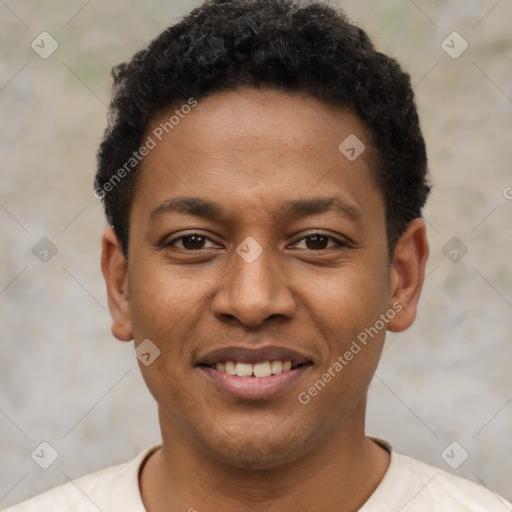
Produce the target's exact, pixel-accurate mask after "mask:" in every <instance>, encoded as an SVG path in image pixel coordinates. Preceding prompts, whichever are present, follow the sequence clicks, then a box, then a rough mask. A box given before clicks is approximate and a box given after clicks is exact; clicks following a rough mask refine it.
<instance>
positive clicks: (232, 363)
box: [197, 347, 313, 400]
mask: <svg viewBox="0 0 512 512" xmlns="http://www.w3.org/2000/svg"><path fill="white" fill-rule="evenodd" d="M312 365H313V361H312V360H311V359H310V358H309V357H308V356H306V355H304V354H300V353H298V352H296V351H294V350H289V349H285V348H279V347H265V348H261V349H254V348H251V349H245V348H242V347H232V348H225V349H221V350H216V351H213V352H210V353H208V354H207V355H206V356H204V357H203V358H201V359H200V360H199V363H198V364H197V367H198V368H199V369H200V370H201V372H202V374H203V375H205V377H207V378H208V379H209V381H210V382H213V384H214V386H215V388H216V390H217V391H220V392H221V393H222V394H224V395H228V396H231V397H233V398H237V399H241V400H262V399H269V398H272V397H275V396H276V395H279V394H283V393H284V392H285V391H287V390H288V389H289V388H290V387H291V386H292V385H293V384H294V383H295V382H296V381H297V380H298V379H299V378H300V377H301V376H302V375H303V374H304V372H305V371H307V370H308V368H309V367H311V366H312Z"/></svg>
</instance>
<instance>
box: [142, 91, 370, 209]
mask: <svg viewBox="0 0 512 512" xmlns="http://www.w3.org/2000/svg"><path fill="white" fill-rule="evenodd" d="M189 103H190V102H189ZM146 137H149V138H151V139H152V140H153V141H154V148H153V149H151V151H150V152H149V153H148V154H147V156H146V157H145V158H144V161H143V162H142V165H141V170H140V172H141V174H142V176H141V177H140V179H139V183H138V191H137V193H136V196H140V197H141V198H142V199H143V200H144V201H145V202H149V203H153V204H155V203H159V202H162V201H165V200H166V199H168V197H169V196H187V197H191V196H194V195H195V196H201V197H202V198H204V199H210V200H214V199H216V200H219V199H221V202H222V203H223V204H224V206H225V208H226V209H229V206H230V204H233V205H234V204H235V203H240V202H241V201H245V204H247V206H249V205H250V204H252V203H256V202H259V203H260V205H261V206H263V207H264V206H265V205H264V203H267V206H268V205H270V204H271V203H272V204H273V205H274V206H275V207H276V209H278V208H279V206H280V203H281V202H283V201H284V200H287V201H290V200H297V199H299V198H301V197H303V198H304V197H306V196H308V195H310V194H311V195H314V196H316V197H318V196H319V195H320V196H322V195H324V196H327V195H329V196H332V195H333V193H334V192H336V191H338V192H339V191H341V192H343V194H342V196H343V199H344V200H346V201H347V203H352V204H354V205H357V203H358V202H359V200H360V197H357V196H363V195H365V194H366V193H368V192H372V194H371V195H373V196H375V197H377V196H379V190H378V189H377V187H376V183H375V179H374V172H375V165H376V164H375V163H376V161H377V158H376V153H375V150H374V148H373V147H372V145H371V143H370V136H369V133H368V131H367V130H366V128H365V126H364V125H363V123H362V122H361V121H360V120H359V118H358V117H357V116H356V115H354V114H353V113H351V112H349V111H346V110H342V109H339V108H336V107H333V106H331V105H328V104H326V103H323V102H321V101H318V100H316V99H313V98H310V97H301V96H299V95H291V94H284V93H281V92H278V91H274V90H270V89H262V90H256V89H250V88H249V89H237V90H234V91H223V92H220V93H215V94H213V95H211V96H209V97H207V98H205V99H203V100H201V101H199V102H198V103H197V106H195V107H194V108H188V107H187V108H183V109H180V107H179V106H178V107H173V108H172V109H169V110H167V111H164V112H162V113H160V115H159V116H157V117H156V118H155V119H154V120H153V122H152V123H151V124H150V126H149V127H148V130H147V133H146ZM340 189H341V190H340ZM375 197H374V199H375ZM377 199H379V198H378V197H377ZM237 207H239V204H238V206H237Z"/></svg>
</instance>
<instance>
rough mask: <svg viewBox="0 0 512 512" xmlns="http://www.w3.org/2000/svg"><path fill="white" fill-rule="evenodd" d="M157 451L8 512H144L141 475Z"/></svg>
mask: <svg viewBox="0 0 512 512" xmlns="http://www.w3.org/2000/svg"><path fill="white" fill-rule="evenodd" d="M155 449H156V447H153V448H150V449H148V450H144V452H142V453H141V454H139V455H138V456H137V457H136V458H135V459H133V460H131V461H130V462H127V463H125V464H120V465H118V466H112V467H110V468H106V469H103V470H101V471H98V472H96V473H92V474H90V475H87V476H83V477H81V478H77V479H76V480H72V481H69V482H68V483H66V484H64V485H61V486H59V487H56V488H54V489H51V490H49V491H47V492H45V493H43V494H40V495H39V496H35V497H34V498H31V499H29V500H27V501H24V502H23V503H20V504H19V505H15V506H13V507H10V508H8V509H7V510H5V512H35V511H37V512H50V511H51V512H69V511H71V510H73V512H89V511H90V512H98V510H102V511H104V512H107V511H111V510H112V511H114V510H123V511H126V512H128V511H134V512H135V511H136V512H139V511H141V512H143V511H144V507H143V505H142V500H141V497H140V492H139V486H138V474H139V469H140V466H141V464H142V463H143V462H144V460H146V459H147V457H148V456H149V454H151V453H152V452H153V451H154V450H155Z"/></svg>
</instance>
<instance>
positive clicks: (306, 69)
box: [95, 0, 430, 257]
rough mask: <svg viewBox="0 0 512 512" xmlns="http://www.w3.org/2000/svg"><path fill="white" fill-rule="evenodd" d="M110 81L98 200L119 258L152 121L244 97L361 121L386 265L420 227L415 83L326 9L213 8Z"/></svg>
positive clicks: (250, 4) (291, 4)
mask: <svg viewBox="0 0 512 512" xmlns="http://www.w3.org/2000/svg"><path fill="white" fill-rule="evenodd" d="M112 76H113V78H114V85H113V92H112V100H111V104H110V108H109V114H108V127H107V129H106V130H105V134H104V139H103V141H102V143H101V145H100V148H99V151H98V155H97V160H98V169H97V174H96V178H95V194H96V195H97V197H100V198H101V199H102V201H103V203H104V207H105V214H106V217H107V220H108V222H109V223H110V225H111V226H112V227H113V228H114V231H115V232H116V234H117V236H118V238H119V240H120V243H121V246H122V249H123V252H124V254H125V256H126V257H127V255H128V242H129V240H128V238H129V237H128V234H129V216H130V209H131V204H132V201H133V194H134V191H135V185H136V181H137V169H138V167H139V160H140V155H139V154H138V153H137V151H138V150H139V148H140V147H141V145H142V144H143V139H144V136H145V134H146V131H147V129H148V125H149V123H150V122H151V120H152V119H154V118H155V117H156V116H157V115H159V114H160V113H162V112H163V111H164V110H165V109H168V108H170V107H174V106H176V107H178V106H180V105H183V104H187V103H190V101H191V99H193V101H198V100H200V99H202V98H205V97H206V96H208V95H211V94H212V93H215V92H219V91H225V90H233V89H235V88H238V87H242V86H249V87H254V88H262V87H266V88H272V89H275V90H278V91H281V92H286V93H299V94H302V95H305V96H309V97H312V98H315V99H317V100H321V101H323V102H326V103H328V104H331V105H333V106H335V107H336V106H337V107H340V108H343V109H348V110H350V111H352V112H354V113H355V114H356V115H357V116H358V117H359V119H360V120H362V122H363V124H364V125H365V127H366V128H367V129H368V130H369V133H370V134H371V143H372V144H373V146H374V147H375V148H376V149H377V153H378V157H379V158H378V160H379V162H378V165H377V167H378V168H377V169H375V173H376V179H377V183H378V185H379V186H380V188H381V190H382V193H383V197H384V202H385V209H386V231H387V239H388V247H389V251H390V255H392V253H393V251H394V248H395V246H396V243H397V241H398V240H399V238H400V236H401V234H402V233H403V232H404V230H405V229H406V227H407V224H408V223H409V222H410V221H411V220H413V219H414V218H416V217H421V209H422V208H423V206H424V204H425V201H426V199H427V196H428V194H429V192H430V185H429V183H428V169H427V155H426V149H425V142H424V139H423V136H422V133H421V129H420V124H419V119H418V114H417V110H416V105H415V101H414V94H413V91H412V87H411V81H410V76H409V75H408V74H407V73H405V72H404V71H403V70H402V69H401V67H400V66H399V64H398V63H397V62H396V61H395V60H394V59H392V58H390V57H389V56H387V55H384V54H383V53H380V52H378V51H376V50H375V49H374V47H373V44H372V43H371V41H370V39H369V38H368V36H367V35H366V33H365V32H364V31H363V30H362V29H361V28H359V27H357V26H355V25H353V24H352V23H350V22H349V20H348V19H347V17H346V16H345V15H344V13H343V12H342V11H341V10H339V9H338V8H333V7H331V6H329V5H327V4H326V3H324V2H322V1H309V2H306V1H302V0H208V1H206V2H205V3H203V4H202V5H201V6H200V7H198V8H196V9H194V10H192V11H191V12H190V14H188V15H187V16H186V17H184V18H183V19H182V20H181V21H180V22H179V23H177V24H175V25H173V26H171V27H169V28H168V29H166V30H165V31H164V32H162V33H161V34H160V35H159V36H158V37H157V38H156V39H154V40H153V41H152V42H151V43H150V44H149V45H148V46H147V48H145V49H143V50H141V51H139V52H138V53H136V54H135V55H134V56H133V58H132V59H131V61H130V62H128V63H123V64H119V65H117V66H115V67H114V68H113V70H112ZM340 142H341V141H340ZM134 155H136V156H137V158H134ZM127 162H130V165H128V166H127Z"/></svg>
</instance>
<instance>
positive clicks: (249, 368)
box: [203, 361, 308, 379]
mask: <svg viewBox="0 0 512 512" xmlns="http://www.w3.org/2000/svg"><path fill="white" fill-rule="evenodd" d="M304 364H308V363H304ZM304 364H295V365H294V364H293V363H292V362H291V361H263V362H262V363H256V364H251V363H241V362H235V361H226V362H218V363H215V365H203V366H206V367H207V368H212V369H213V368H214V369H215V370H217V371H219V372H222V373H225V374H227V375H232V376H237V377H255V378H257V379H261V378H264V377H270V376H271V375H279V374H281V373H283V372H289V371H291V370H296V369H297V368H299V367H301V366H304Z"/></svg>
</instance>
